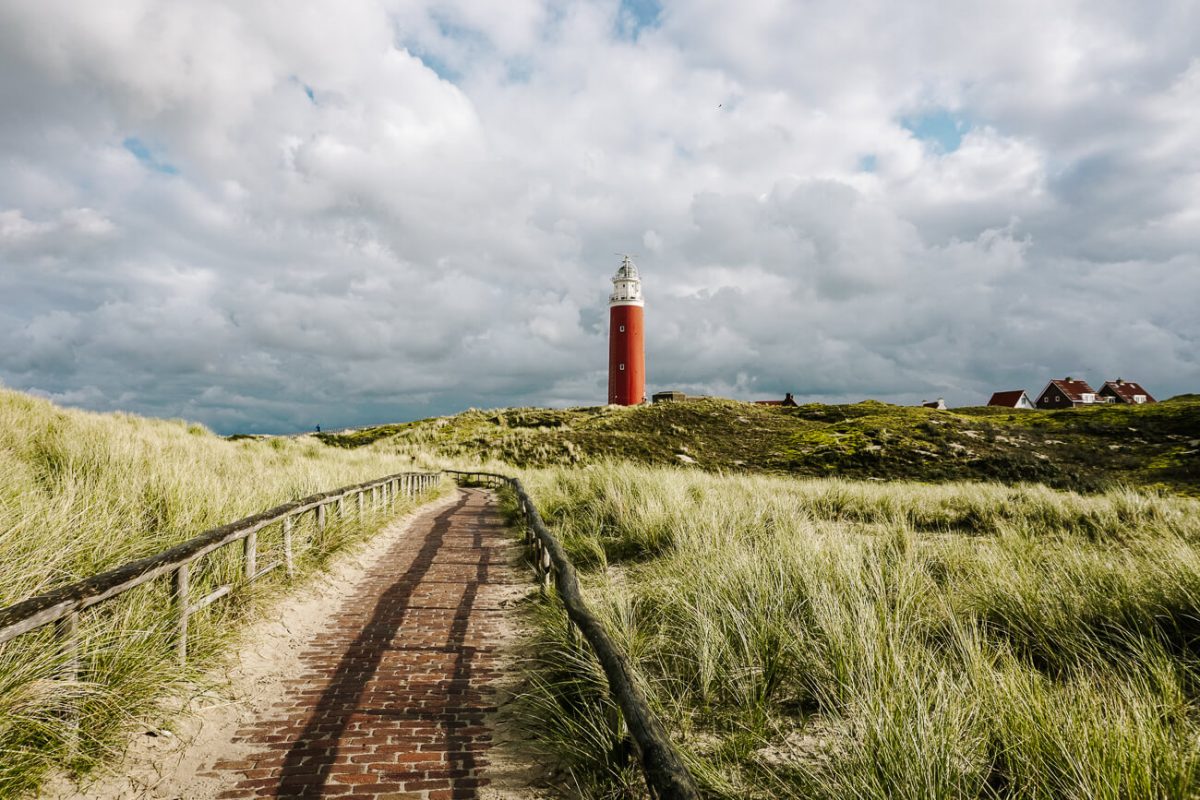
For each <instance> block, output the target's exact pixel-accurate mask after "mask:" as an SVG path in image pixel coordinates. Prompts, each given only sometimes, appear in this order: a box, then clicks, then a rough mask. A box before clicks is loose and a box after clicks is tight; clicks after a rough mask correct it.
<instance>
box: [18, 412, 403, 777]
mask: <svg viewBox="0 0 1200 800" xmlns="http://www.w3.org/2000/svg"><path fill="white" fill-rule="evenodd" d="M412 468H414V467H413V462H412V460H411V459H410V458H409V457H407V456H400V455H397V454H395V453H394V452H387V451H385V450H384V449H382V448H370V449H363V450H353V451H350V450H344V449H338V448H330V447H327V446H325V445H323V444H321V443H320V442H317V441H314V440H312V439H309V438H304V439H297V440H288V439H271V440H263V441H257V440H247V441H239V442H229V441H225V440H223V439H221V438H219V437H217V436H215V435H213V434H212V433H210V432H209V431H208V430H206V429H205V428H203V427H202V426H198V425H188V424H185V423H181V422H169V421H160V420H148V419H142V418H138V417H132V416H127V415H121V414H105V415H100V414H89V413H85V412H79V411H68V410H63V409H60V408H56V407H55V406H53V405H51V404H50V403H48V402H45V401H42V400H39V399H36V398H32V397H29V396H28V395H24V394H20V393H17V392H11V391H6V390H0V606H2V605H9V604H11V603H14V602H16V601H18V600H22V599H24V598H26V597H29V596H31V595H34V594H38V593H41V592H44V591H46V590H49V589H52V588H54V587H56V586H60V585H62V584H65V583H70V582H72V581H75V580H77V579H79V578H82V577H86V576H88V575H91V574H94V573H96V572H99V571H102V570H105V569H109V568H111V567H114V566H117V565H119V564H121V563H124V562H126V561H129V560H131V559H134V558H138V557H141V556H145V555H149V554H151V553H154V552H157V551H159V550H161V549H164V548H166V547H169V546H171V545H173V544H176V543H178V542H181V541H184V540H186V539H189V538H191V537H193V536H195V535H197V534H198V533H200V532H201V531H203V530H205V529H207V528H210V527H213V526H215V525H219V524H222V523H225V522H230V521H232V520H234V519H237V518H239V517H243V516H246V515H248V514H252V513H254V512H257V511H261V510H263V509H266V508H269V507H271V506H274V505H277V504H279V503H281V502H285V501H287V500H291V499H295V498H298V497H303V496H306V495H309V494H313V493H316V492H319V491H326V490H329V489H333V488H336V487H339V486H343V485H347V484H352V483H359V482H362V481H365V480H368V479H371V478H377V477H380V476H383V475H386V474H390V473H394V472H400V471H404V470H407V469H412ZM306 516H309V517H311V515H306ZM383 522H384V520H383V519H373V518H368V519H366V520H364V521H363V522H362V523H361V524H360V523H358V522H354V521H350V520H347V521H346V522H344V523H341V522H338V521H336V519H333V518H331V524H330V525H329V526H328V527H327V528H326V529H325V530H324V531H323V532H322V533H321V534H320V535H318V534H317V532H316V531H315V530H313V528H312V526H311V523H310V522H307V521H306V522H305V524H303V525H301V526H299V527H298V529H297V531H296V546H297V548H298V549H299V550H300V552H301V555H300V560H299V564H298V566H299V568H300V569H301V570H302V571H307V570H312V569H314V568H316V567H318V566H319V565H320V564H321V563H322V562H323V561H324V560H325V559H326V558H327V557H328V556H329V555H330V554H331V553H333V552H335V551H336V550H337V549H338V548H340V547H341V546H343V545H344V544H346V543H348V542H350V541H353V540H355V539H358V538H361V537H362V536H364V535H366V534H368V533H370V532H372V531H374V530H376V529H377V528H378V527H379V526H380V525H381V524H383ZM259 547H260V550H261V554H260V556H259V559H260V563H263V564H265V563H268V562H269V561H271V560H273V559H274V558H275V557H277V556H278V555H279V550H280V548H281V534H280V532H279V530H278V526H274V527H273V528H271V529H268V530H267V531H264V532H263V533H262V534H260V539H259ZM239 569H240V551H239V548H236V547H227V548H224V549H223V550H222V551H220V554H219V555H214V556H209V557H206V558H205V559H203V560H202V561H201V562H200V564H199V568H198V569H196V568H194V571H193V577H192V582H193V593H194V596H196V597H199V596H201V593H203V592H204V591H205V590H206V588H211V587H214V586H217V585H220V584H222V583H226V582H230V581H232V582H234V583H235V585H236V584H237V583H238V582H239V581H240V577H239ZM285 582H286V579H285V577H284V576H283V575H282V570H277V571H276V572H275V573H272V574H271V575H270V576H268V577H267V578H264V579H263V580H261V581H259V582H258V583H256V584H255V585H254V587H253V591H250V590H248V589H245V588H243V589H239V590H237V591H235V592H234V594H233V595H231V596H230V597H229V598H226V599H225V600H221V601H218V602H217V603H216V604H214V605H212V606H210V607H209V608H208V609H206V610H205V611H203V612H201V613H199V614H197V615H196V616H194V617H193V618H192V623H191V627H192V630H191V636H190V655H191V657H192V660H191V663H190V664H189V668H188V670H186V671H182V670H180V669H179V667H178V666H177V664H176V662H175V661H174V658H173V655H172V651H171V647H170V645H169V642H170V631H169V626H170V619H169V617H170V615H169V614H165V613H164V609H165V608H167V606H166V602H167V599H168V598H167V589H168V586H167V584H168V582H167V581H166V580H157V581H153V582H151V583H150V584H147V585H146V586H144V587H139V588H138V589H136V590H134V591H132V592H130V593H128V594H126V595H124V596H122V598H120V599H118V600H114V601H111V602H109V603H107V604H105V605H103V606H100V607H98V609H96V610H94V611H90V612H88V613H87V614H86V615H85V616H84V626H83V631H82V634H83V636H84V639H85V641H86V644H85V652H86V653H87V657H86V659H85V662H84V668H83V672H82V680H81V681H80V682H78V683H67V682H65V681H62V680H58V679H57V674H58V673H59V671H60V670H61V666H62V665H61V660H60V657H59V655H58V653H57V649H56V647H55V646H54V641H53V637H52V633H53V632H52V631H51V630H49V629H42V630H41V631H39V632H36V633H33V634H29V635H26V636H23V637H19V638H18V639H15V640H13V641H11V642H9V643H7V644H4V645H0V797H9V796H13V795H16V794H19V793H21V792H23V791H27V790H30V789H32V788H34V787H35V786H36V785H37V783H38V781H39V779H40V777H41V776H42V775H43V774H44V773H45V771H46V770H47V769H48V768H50V767H52V766H61V765H64V764H67V763H68V762H69V763H70V765H71V766H73V767H75V768H79V769H85V768H87V767H88V766H89V765H91V764H93V763H95V761H96V760H97V759H100V758H103V757H105V756H106V754H107V753H108V752H109V749H110V748H111V747H112V746H113V745H114V744H115V743H118V742H119V741H120V740H121V736H122V731H123V730H124V729H125V727H126V725H127V724H128V723H132V722H136V721H138V720H140V719H143V718H146V717H151V718H156V717H158V716H160V715H161V709H160V708H159V707H158V705H157V701H158V699H159V698H161V697H162V696H163V695H164V693H165V692H167V691H168V690H170V689H171V687H173V686H176V685H179V684H180V682H181V681H183V680H185V679H187V678H189V677H193V676H195V675H196V674H198V673H199V671H200V670H203V669H204V668H205V667H206V666H208V665H210V664H211V663H212V662H213V658H214V657H215V656H216V655H217V654H219V652H220V651H221V648H222V647H223V646H224V645H225V644H226V643H227V642H228V641H229V639H230V637H231V635H232V632H233V631H234V630H235V628H236V625H237V623H238V622H239V621H241V620H242V619H244V618H245V617H246V616H247V615H248V613H249V612H250V610H251V609H252V607H253V605H254V600H255V598H256V597H262V596H263V595H264V594H269V593H272V592H277V591H279V590H280V589H281V588H282V587H283V585H284V584H285ZM71 709H73V710H77V711H78V712H79V713H80V714H81V716H82V730H83V739H82V741H81V743H80V747H79V749H78V752H76V753H75V754H74V755H70V756H69V755H68V753H67V751H66V749H65V748H64V737H65V734H66V727H65V725H64V722H63V720H64V716H65V715H66V713H67V712H68V710H71Z"/></svg>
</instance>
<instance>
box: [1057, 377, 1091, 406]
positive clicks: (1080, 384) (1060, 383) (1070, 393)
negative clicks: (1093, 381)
mask: <svg viewBox="0 0 1200 800" xmlns="http://www.w3.org/2000/svg"><path fill="white" fill-rule="evenodd" d="M1050 382H1051V383H1052V384H1054V385H1055V386H1057V387H1058V388H1059V390H1060V391H1061V392H1062V393H1063V394H1065V395H1066V396H1067V399H1068V400H1070V401H1071V402H1072V403H1082V402H1083V396H1084V395H1085V394H1095V393H1096V390H1095V389H1093V388H1092V387H1091V386H1088V382H1087V381H1072V380H1067V379H1066V378H1063V379H1061V380H1051V381H1050Z"/></svg>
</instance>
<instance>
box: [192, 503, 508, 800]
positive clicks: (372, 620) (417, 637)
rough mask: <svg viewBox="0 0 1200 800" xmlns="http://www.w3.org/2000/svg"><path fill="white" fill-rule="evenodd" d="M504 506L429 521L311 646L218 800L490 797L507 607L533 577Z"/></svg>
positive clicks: (252, 733)
mask: <svg viewBox="0 0 1200 800" xmlns="http://www.w3.org/2000/svg"><path fill="white" fill-rule="evenodd" d="M517 547H518V545H517V544H516V543H515V540H514V539H513V538H512V537H511V536H510V535H509V533H508V532H507V531H506V530H505V528H504V525H503V521H502V519H501V516H500V513H499V511H498V509H497V508H496V505H495V498H494V497H492V496H491V495H489V494H487V493H485V492H482V491H479V490H471V489H468V490H461V491H460V496H459V498H458V500H457V502H456V503H455V504H454V505H452V506H451V507H449V508H446V509H444V510H442V511H440V512H434V511H429V512H426V513H425V514H423V515H421V516H419V517H418V518H417V520H416V521H415V522H414V523H413V527H412V529H411V530H410V531H409V533H408V534H406V535H405V536H403V537H401V539H400V540H399V541H398V542H397V543H396V544H395V546H393V547H392V549H391V550H390V552H389V553H388V554H387V556H386V557H385V558H383V559H381V560H380V562H379V563H378V564H377V565H376V566H375V567H373V568H372V569H371V571H370V573H369V574H368V576H367V578H366V579H365V580H364V581H363V583H362V584H361V585H360V586H359V588H358V590H357V591H356V592H355V594H354V595H353V596H352V597H351V598H350V599H349V600H348V601H346V603H345V604H344V605H343V607H342V608H341V609H340V610H339V611H338V613H337V614H336V615H335V616H334V617H333V618H332V620H333V622H332V627H331V629H330V630H327V631H325V632H324V633H322V634H320V635H319V636H317V637H316V638H315V639H314V640H313V641H312V642H310V643H309V647H308V649H307V650H306V651H305V652H304V654H303V658H304V661H305V663H306V664H307V666H308V672H307V673H306V674H304V675H302V676H298V678H297V679H296V680H293V681H288V685H289V692H288V695H287V697H286V698H284V699H283V700H282V701H281V702H279V703H276V704H275V708H276V710H277V712H278V716H277V717H276V718H275V719H268V720H265V721H263V722H261V723H258V724H256V725H255V726H254V727H253V728H250V729H246V730H241V731H238V736H237V738H236V739H235V741H243V742H249V743H251V744H252V745H254V746H255V747H256V748H258V749H257V750H256V751H255V752H254V753H252V754H251V755H249V756H246V757H243V758H241V759H240V760H238V761H221V762H218V763H217V764H216V765H215V767H214V769H215V770H216V772H217V773H218V774H220V775H221V776H222V777H225V776H228V781H227V784H226V785H227V786H229V787H230V788H229V789H227V790H226V791H225V792H223V793H222V794H220V795H219V797H221V798H248V797H292V798H317V797H338V798H372V800H375V799H376V798H428V800H435V799H436V798H471V797H477V796H478V793H479V790H480V788H481V787H483V786H485V785H487V783H488V779H487V778H486V777H484V775H485V774H486V769H485V768H486V767H487V764H488V761H487V756H486V754H487V750H488V748H489V747H490V746H491V736H490V735H489V730H488V726H487V717H488V714H489V713H490V712H493V711H495V707H494V705H492V704H493V702H494V701H493V699H492V697H491V684H492V682H493V681H494V679H495V678H496V677H497V675H498V669H499V666H500V665H499V663H498V655H497V652H496V650H497V648H496V643H497V637H498V636H499V634H500V622H501V615H502V614H503V613H504V612H503V611H501V609H500V607H499V605H498V600H499V597H500V595H502V594H503V593H504V592H505V590H506V585H507V586H508V587H511V585H512V584H514V583H524V582H526V581H525V578H524V576H522V575H520V574H518V573H517V571H516V569H515V568H514V567H513V566H511V563H512V562H513V561H514V558H513V556H514V549H515V548H517Z"/></svg>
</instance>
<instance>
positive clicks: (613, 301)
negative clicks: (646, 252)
mask: <svg viewBox="0 0 1200 800" xmlns="http://www.w3.org/2000/svg"><path fill="white" fill-rule="evenodd" d="M612 282H613V291H612V294H611V295H609V298H608V402H609V404H611V405H618V406H632V405H637V404H638V403H641V402H643V401H644V400H645V399H646V352H645V342H644V339H643V334H642V308H643V306H644V305H645V303H644V302H643V301H642V279H641V278H639V277H638V271H637V267H635V266H634V265H633V261H632V260H631V259H630V258H629V256H625V257H624V258H622V259H621V266H620V267H618V268H617V274H616V275H614V276H613V279H612Z"/></svg>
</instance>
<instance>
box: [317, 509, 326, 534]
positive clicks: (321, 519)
mask: <svg viewBox="0 0 1200 800" xmlns="http://www.w3.org/2000/svg"><path fill="white" fill-rule="evenodd" d="M317 530H318V531H323V530H325V504H324V503H317Z"/></svg>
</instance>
